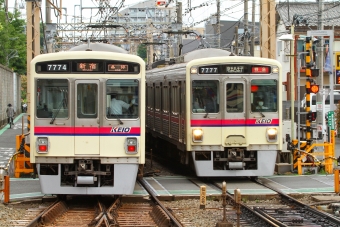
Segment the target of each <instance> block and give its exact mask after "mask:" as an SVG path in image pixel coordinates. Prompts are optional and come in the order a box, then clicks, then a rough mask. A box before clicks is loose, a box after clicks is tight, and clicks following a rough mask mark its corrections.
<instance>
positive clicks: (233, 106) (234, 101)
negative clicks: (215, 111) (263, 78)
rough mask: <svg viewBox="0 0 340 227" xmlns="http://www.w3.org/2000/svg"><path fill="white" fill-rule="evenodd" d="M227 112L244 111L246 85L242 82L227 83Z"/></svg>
mask: <svg viewBox="0 0 340 227" xmlns="http://www.w3.org/2000/svg"><path fill="white" fill-rule="evenodd" d="M226 86H227V87H226V98H227V103H226V104H227V112H229V113H242V112H243V111H244V105H243V103H244V96H243V93H244V86H243V84H241V83H227V85H226Z"/></svg>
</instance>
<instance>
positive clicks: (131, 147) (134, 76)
mask: <svg viewBox="0 0 340 227" xmlns="http://www.w3.org/2000/svg"><path fill="white" fill-rule="evenodd" d="M144 68H145V65H144V62H143V60H142V59H140V58H139V57H137V56H132V55H128V54H120V53H111V52H99V51H98V52H96V51H86V52H85V51H76V52H64V53H55V54H46V55H40V56H37V57H35V58H34V59H33V61H32V63H31V80H30V83H31V86H32V92H31V95H30V99H31V109H30V115H31V131H30V146H31V154H30V161H31V163H34V164H35V166H36V170H37V173H38V175H39V180H40V184H41V190H42V193H45V194H63V195H67V194H78V195H85V194H88V195H121V194H133V190H134V186H135V182H136V177H137V174H138V171H139V170H142V166H143V164H144V162H145V138H144V134H145V126H144V125H145V117H144V115H145V109H144V108H145V97H144V96H143V95H141V94H144V93H145V90H144V87H145V86H144V84H145V71H144ZM112 94H115V95H117V96H119V98H120V99H122V100H124V102H126V103H128V104H129V105H130V106H129V108H127V109H124V110H123V111H122V112H121V113H114V112H113V111H112V106H111V102H112V101H111V100H112Z"/></svg>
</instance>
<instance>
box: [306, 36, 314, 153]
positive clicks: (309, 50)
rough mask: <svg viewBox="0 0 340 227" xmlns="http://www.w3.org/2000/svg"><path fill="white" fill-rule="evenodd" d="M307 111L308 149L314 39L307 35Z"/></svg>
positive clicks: (309, 141)
mask: <svg viewBox="0 0 340 227" xmlns="http://www.w3.org/2000/svg"><path fill="white" fill-rule="evenodd" d="M306 52H307V54H306V77H307V79H306V104H307V105H306V112H307V118H306V141H307V146H306V149H308V147H309V146H310V144H311V142H312V139H311V138H312V136H311V134H312V128H311V121H312V119H311V117H310V114H311V109H310V93H311V92H310V88H311V82H312V81H313V80H312V79H311V77H312V70H311V68H312V64H313V63H312V57H313V54H312V40H311V37H306Z"/></svg>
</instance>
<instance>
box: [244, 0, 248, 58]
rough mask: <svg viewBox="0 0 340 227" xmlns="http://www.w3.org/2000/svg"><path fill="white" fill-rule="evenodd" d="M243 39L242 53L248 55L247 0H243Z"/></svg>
mask: <svg viewBox="0 0 340 227" xmlns="http://www.w3.org/2000/svg"><path fill="white" fill-rule="evenodd" d="M243 35H244V39H243V55H244V56H248V52H249V43H248V0H244V34H243Z"/></svg>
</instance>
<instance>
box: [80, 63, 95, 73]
mask: <svg viewBox="0 0 340 227" xmlns="http://www.w3.org/2000/svg"><path fill="white" fill-rule="evenodd" d="M77 71H78V72H84V71H86V72H98V71H99V64H98V62H80V63H77Z"/></svg>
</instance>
